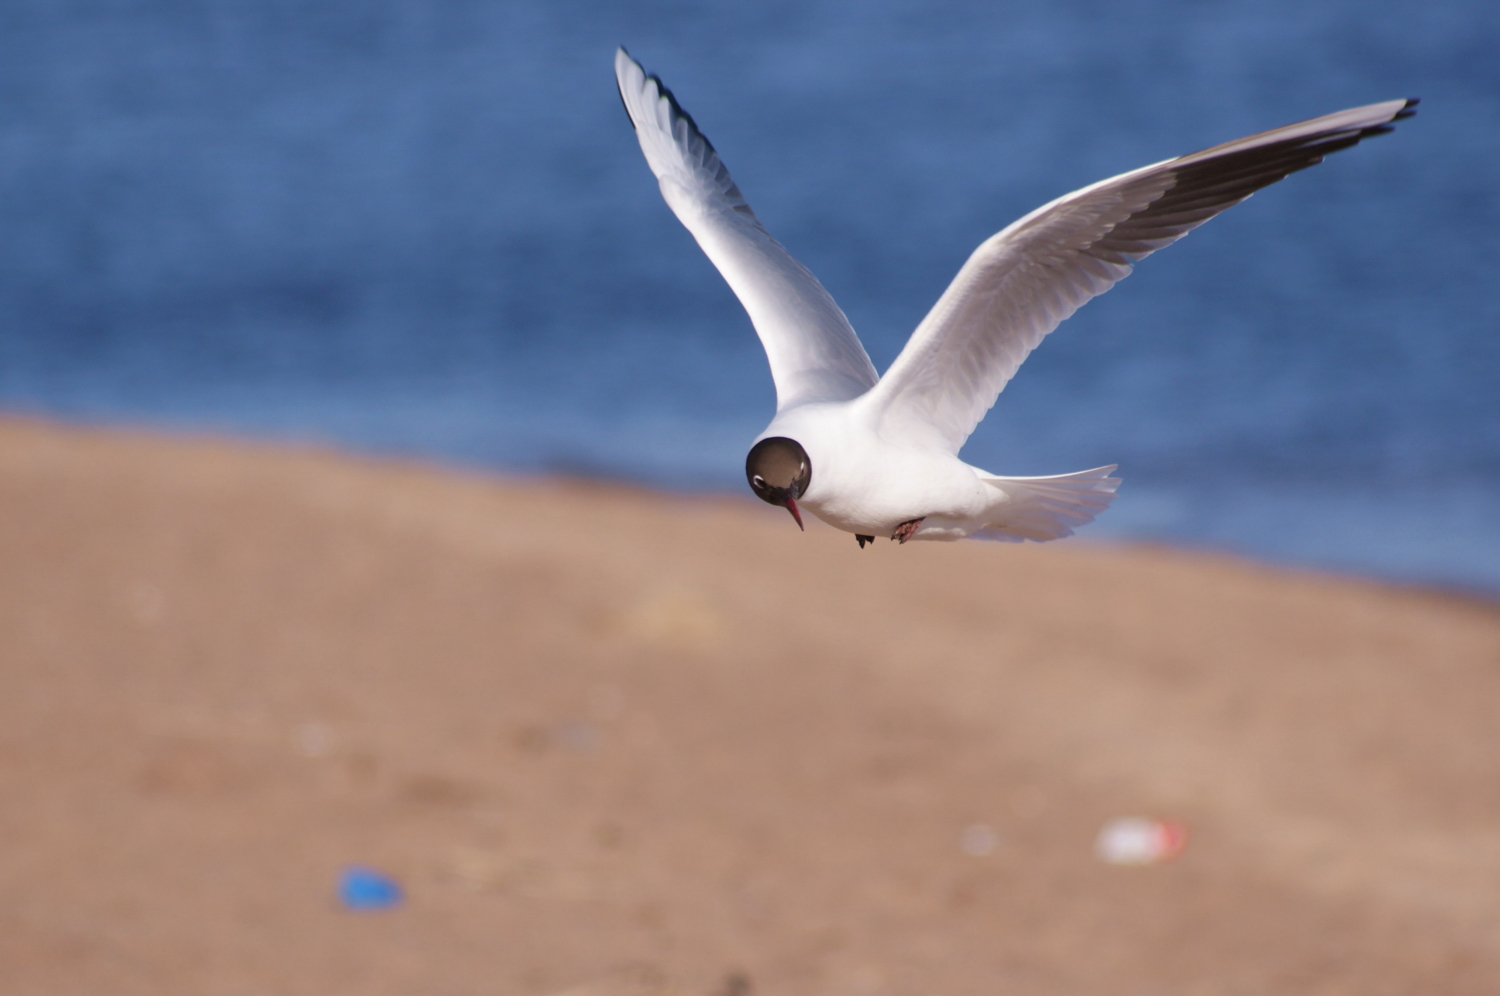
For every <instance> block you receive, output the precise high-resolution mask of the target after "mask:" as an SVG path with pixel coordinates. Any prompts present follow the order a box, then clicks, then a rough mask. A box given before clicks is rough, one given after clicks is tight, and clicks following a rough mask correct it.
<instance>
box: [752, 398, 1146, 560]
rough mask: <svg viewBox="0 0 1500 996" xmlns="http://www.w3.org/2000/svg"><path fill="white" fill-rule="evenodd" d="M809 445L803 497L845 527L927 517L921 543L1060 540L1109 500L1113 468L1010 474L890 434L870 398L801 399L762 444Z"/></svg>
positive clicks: (880, 530) (887, 529)
mask: <svg viewBox="0 0 1500 996" xmlns="http://www.w3.org/2000/svg"><path fill="white" fill-rule="evenodd" d="M770 436H785V437H787V438H790V439H795V440H797V442H799V443H801V444H802V447H803V449H805V450H806V451H807V454H808V456H809V457H810V458H811V460H812V466H813V475H812V481H811V483H810V484H809V485H808V489H807V491H806V492H805V493H804V494H803V495H802V497H801V498H799V499H798V503H799V504H800V505H801V506H802V507H803V508H805V509H807V510H808V511H810V512H812V513H813V514H814V515H816V516H817V517H818V518H820V519H822V520H823V521H824V522H826V523H828V524H829V525H831V526H833V527H835V528H837V529H842V530H843V531H845V532H849V533H855V534H856V535H867V536H889V535H890V534H891V533H892V532H894V531H895V529H896V528H897V527H898V526H899V525H900V524H901V523H903V522H910V521H912V520H913V519H921V520H922V522H921V525H920V526H918V527H917V530H916V532H915V533H914V534H913V535H912V537H911V538H912V539H923V540H958V539H965V538H967V537H969V536H973V535H974V534H976V533H978V534H980V535H981V536H982V537H983V538H986V539H1002V540H1003V539H1014V540H1020V539H1036V540H1045V539H1053V538H1055V536H1056V535H1058V534H1059V533H1060V532H1061V530H1063V529H1066V528H1069V527H1071V526H1073V525H1081V524H1082V523H1084V522H1087V521H1089V520H1090V519H1091V518H1092V517H1093V514H1094V513H1095V512H1096V511H1097V510H1099V509H1102V508H1104V507H1105V505H1107V504H1108V502H1109V498H1110V496H1111V495H1112V494H1113V493H1114V489H1115V486H1116V485H1117V484H1118V482H1117V481H1116V480H1114V479H1113V478H1111V477H1110V476H1109V472H1110V470H1112V469H1113V468H1111V467H1101V468H1099V469H1098V470H1092V471H1083V472H1082V473H1081V474H1068V475H1064V476H1062V477H1046V478H1033V479H1027V478H1015V477H1013V478H1006V477H999V476H997V475H994V474H990V473H987V472H986V471H983V470H980V469H979V468H978V467H971V466H970V465H969V464H966V463H964V462H963V461H962V460H960V459H958V457H956V456H952V455H950V454H948V453H945V452H943V451H941V450H937V449H933V448H931V447H921V446H913V445H911V444H909V443H904V442H900V441H891V440H887V439H885V438H883V437H882V435H881V434H880V432H879V430H878V428H877V420H876V419H875V418H874V417H873V415H872V413H871V411H870V405H869V403H868V401H866V400H864V399H863V398H856V399H854V400H853V401H845V402H824V403H816V402H814V403H810V404H805V405H799V406H797V407H794V408H792V409H790V410H788V411H784V412H780V413H778V414H777V416H776V417H775V418H774V419H772V420H771V424H770V425H768V426H766V429H765V431H764V432H762V433H761V434H760V435H759V436H758V437H756V440H757V441H759V440H760V439H765V438H767V437H770Z"/></svg>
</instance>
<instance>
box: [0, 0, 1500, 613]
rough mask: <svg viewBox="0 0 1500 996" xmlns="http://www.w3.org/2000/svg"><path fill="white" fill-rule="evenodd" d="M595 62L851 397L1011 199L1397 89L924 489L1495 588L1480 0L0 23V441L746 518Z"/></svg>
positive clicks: (635, 8) (741, 400)
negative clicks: (673, 153)
mask: <svg viewBox="0 0 1500 996" xmlns="http://www.w3.org/2000/svg"><path fill="white" fill-rule="evenodd" d="M618 44H624V45H626V46H627V47H628V48H629V49H630V51H631V52H632V54H634V55H635V56H636V57H637V58H639V59H641V60H642V61H643V62H644V63H645V65H646V66H647V68H648V69H650V70H652V71H655V72H658V73H660V74H661V75H662V76H663V78H664V79H665V80H666V81H667V83H668V84H669V85H670V86H671V87H672V88H673V89H674V90H675V91H676V93H677V95H678V97H679V98H680V99H681V101H682V103H683V104H684V105H685V106H686V107H687V108H688V109H689V110H690V111H691V112H692V113H693V115H694V117H695V118H696V119H697V121H698V122H699V124H700V125H701V126H702V127H703V129H704V131H705V132H706V133H707V134H708V135H709V136H710V137H711V138H712V139H713V141H714V144H715V145H716V146H717V148H718V150H719V152H720V153H721V155H722V156H723V158H724V160H725V162H726V163H727V164H728V165H729V167H730V169H731V170H732V171H733V172H734V175H735V178H736V179H737V180H738V182H739V185H740V187H741V189H742V190H743V191H744V192H745V195H746V197H747V198H748V199H749V201H750V203H751V204H752V205H753V206H754V207H755V209H756V211H757V213H758V214H759V215H760V217H761V218H762V220H763V221H764V222H765V223H766V225H767V227H769V228H770V229H771V231H772V232H773V233H775V234H776V235H777V236H778V237H779V238H780V239H781V240H782V241H783V242H784V243H785V244H786V245H787V246H788V247H789V248H790V249H791V251H792V252H793V253H795V254H796V255H797V256H798V257H799V258H801V259H802V260H803V262H805V263H806V264H807V265H808V266H809V267H810V268H811V269H812V270H813V271H814V272H815V273H817V274H818V275H819V276H820V277H821V279H822V280H823V282H824V283H825V284H826V285H827V287H828V288H829V290H830V291H831V292H832V293H833V294H834V296H835V297H836V298H837V299H838V300H839V302H840V303H841V304H842V305H843V307H844V309H845V311H846V312H847V313H848V314H849V317H850V319H851V320H852V322H853V324H854V326H855V328H856V329H857V330H858V331H859V333H860V335H861V336H862V337H863V339H864V341H865V343H866V345H867V347H868V349H869V351H870V354H871V356H872V357H873V358H874V360H875V363H876V366H877V367H879V368H882V369H883V368H884V367H885V366H886V365H888V364H889V363H890V362H891V360H892V359H894V357H895V356H896V354H897V352H898V351H899V350H900V348H901V345H902V344H903V343H904V341H905V339H906V337H907V336H908V335H909V333H910V331H911V330H912V328H914V327H915V325H916V324H917V322H918V321H919V320H920V319H921V317H922V316H923V314H925V312H926V311H927V309H928V308H929V307H930V306H931V304H932V302H933V301H934V300H936V298H937V296H938V295H939V294H940V293H941V292H942V290H943V288H944V287H945V286H946V285H947V282H948V281H949V280H950V279H951V277H952V276H953V274H954V273H955V272H956V271H957V269H958V267H959V265H960V264H961V263H962V262H963V260H964V259H965V257H966V256H967V255H968V253H969V252H970V251H971V250H972V249H973V248H974V247H975V246H977V245H978V244H979V243H980V242H981V241H982V240H983V239H985V238H986V237H987V236H989V235H990V234H992V233H993V232H995V231H997V230H998V229H1000V228H1002V227H1003V226H1004V225H1005V224H1007V223H1009V222H1010V221H1012V220H1014V219H1015V218H1016V217H1019V216H1020V215H1022V214H1024V213H1025V212H1027V211H1029V210H1031V209H1032V208H1034V207H1036V206H1037V205H1039V204H1042V203H1043V202H1045V201H1048V200H1050V199H1052V198H1053V197H1056V196H1058V195H1060V194H1063V193H1066V192H1067V191H1069V190H1072V189H1074V188H1076V187H1079V186H1083V185H1085V184H1087V183H1090V182H1093V181H1094V180H1097V179H1100V178H1102V177H1105V176H1108V175H1111V174H1113V173H1116V172H1121V171H1123V170H1126V169H1131V168H1134V167H1136V166H1140V165H1143V164H1145V163H1148V162H1152V161H1155V160H1159V159H1164V158H1167V157H1170V156H1173V155H1177V154H1181V153H1185V152H1188V151H1192V150H1195V149H1198V148H1202V147H1205V146H1208V145H1212V144H1216V143H1218V142H1221V141H1224V140H1227V139H1231V138H1235V137H1239V136H1241V135H1244V134H1249V133H1252V132H1256V131H1260V130H1264V129H1266V128H1270V127H1275V126H1278V125H1281V124H1286V123H1289V122H1292V121H1297V120H1300V119H1304V118H1308V117H1313V116H1316V115H1319V114H1323V113H1327V112H1330V111H1334V110H1338V109H1341V108H1344V107H1349V106H1354V105H1358V104H1364V103H1371V102H1375V101H1381V100H1390V99H1394V98H1399V97H1409V96H1416V97H1421V98H1422V99H1423V103H1422V105H1421V108H1420V113H1419V114H1418V115H1417V116H1416V117H1415V118H1413V119H1412V120H1410V121H1407V122H1404V123H1402V125H1401V126H1400V127H1399V128H1398V129H1397V130H1396V132H1395V133H1394V134H1392V135H1389V136H1385V137H1382V138H1380V139H1378V140H1376V141H1371V142H1367V143H1364V144H1362V145H1360V146H1359V147H1358V148H1356V149H1353V150H1350V151H1347V152H1342V153H1339V154H1338V155H1336V156H1333V157H1331V158H1330V159H1329V160H1328V161H1327V162H1326V163H1324V164H1322V165H1320V166H1318V167H1316V168H1314V169H1311V170H1309V171H1307V172H1305V173H1299V174H1297V175H1295V176H1293V177H1291V178H1289V179H1288V180H1286V181H1285V182H1283V183H1281V184H1278V185H1276V186H1274V187H1272V188H1270V189H1268V190H1265V191H1263V192H1262V193H1260V194H1258V195H1256V196H1255V197H1254V198H1253V199H1252V200H1251V201H1249V202H1247V203H1245V204H1243V205H1240V206H1238V207H1236V208H1234V209H1233V210H1231V211H1230V212H1228V213H1227V214H1226V215H1224V216H1222V217H1221V218H1218V219H1216V220H1215V221H1213V222H1211V223H1210V224H1208V225H1207V226H1205V227H1204V228H1202V229H1200V230H1198V231H1197V232H1195V233H1193V234H1192V235H1191V236H1189V237H1188V238H1187V239H1186V240H1184V241H1183V242H1181V243H1178V244H1177V245H1175V246H1173V247H1171V248H1169V249H1167V250H1165V251H1163V252H1161V253H1160V254H1158V255H1156V256H1153V257H1151V258H1150V259H1148V260H1146V261H1144V262H1143V263H1142V264H1140V266H1139V267H1138V272H1137V273H1136V274H1135V275H1134V276H1132V277H1131V278H1130V279H1129V280H1127V281H1125V282H1124V283H1122V284H1121V285H1120V286H1119V287H1117V288H1116V289H1114V290H1113V291H1112V292H1110V293H1109V294H1107V295H1105V296H1104V297H1102V298H1100V299H1098V300H1096V301H1094V302H1093V303H1091V304H1089V305H1088V306H1087V307H1085V308H1084V309H1083V310H1082V311H1080V312H1079V313H1078V314H1077V315H1076V316H1075V317H1074V318H1072V319H1070V320H1069V321H1068V322H1066V323H1065V324H1064V325H1063V326H1062V327H1061V328H1060V329H1059V330H1058V331H1057V332H1056V333H1054V334H1053V335H1052V336H1051V337H1050V338H1049V339H1048V340H1047V341H1046V342H1045V343H1043V345H1042V347H1041V348H1040V349H1039V350H1038V351H1037V352H1036V353H1035V354H1034V355H1033V356H1032V357H1031V359H1030V360H1028V362H1027V363H1026V365H1025V366H1024V367H1023V368H1022V370H1021V372H1020V374H1019V375H1018V376H1017V378H1016V379H1015V380H1014V381H1013V382H1012V383H1011V385H1010V386H1009V387H1008V388H1007V389H1006V390H1005V392H1004V393H1003V394H1002V395H1001V397H1000V400H999V402H998V404H997V405H996V407H995V408H994V409H993V410H992V412H991V413H990V416H989V417H988V418H987V419H986V421H985V422H984V423H983V424H982V425H981V426H980V428H979V430H978V431H977V432H976V433H975V435H974V437H973V438H972V439H971V440H970V442H969V444H968V446H967V448H966V449H965V450H964V454H963V455H964V457H965V458H966V459H968V460H969V461H970V462H972V463H975V464H978V465H981V466H984V467H986V468H988V469H991V470H993V471H995V472H997V473H1005V474H1047V473H1061V472H1066V471H1072V470H1078V469H1082V468H1086V467H1093V466H1097V465H1099V464H1104V463H1119V464H1120V468H1121V470H1120V473H1121V474H1122V476H1123V477H1124V481H1125V483H1124V486H1123V487H1122V489H1121V491H1120V496H1119V498H1118V500H1117V501H1116V503H1115V505H1114V506H1113V507H1112V508H1111V509H1110V510H1109V511H1108V512H1107V513H1106V514H1105V515H1104V516H1103V517H1102V518H1101V519H1100V521H1099V522H1098V523H1097V524H1095V525H1094V526H1090V527H1088V530H1087V534H1088V535H1092V536H1094V537H1096V538H1146V539H1152V540H1162V541H1167V542H1172V543H1176V544H1182V545H1190V546H1199V547H1207V548H1215V549H1228V550H1234V551H1238V552H1241V553H1244V554H1248V555H1250V556H1253V557H1257V558H1261V559H1263V560H1268V561H1273V562H1278V563H1285V564H1293V565H1305V566H1309V567H1315V568H1320V569H1333V570H1337V571H1343V572H1350V573H1356V574H1363V575H1369V576H1375V577H1381V578H1389V579H1394V580H1398V581H1403V582H1415V583H1427V584H1437V585H1442V586H1447V587H1452V588H1461V589H1469V590H1475V591H1481V592H1488V593H1491V594H1500V57H1497V53H1500V4H1497V3H1495V0H1449V2H1442V0H1437V2H1434V0H1424V2H1415V0H1391V2H1380V0H1373V2H1372V0H1320V2H1318V3H1315V4H1312V3H1307V2H1305V0H1298V2H1289V0H1264V2H1260V3H1255V4H1244V3H1223V4H1220V3H1212V2H1202V0H1138V2H1135V3H1131V4H1121V3H1102V2H1100V3H1096V2H1051V0H1049V2H996V0H985V2H944V0H920V2H889V0H863V2H858V3H856V2H808V0H797V2H795V3H793V2H774V0H773V2H762V3H753V4H747V3H744V2H737V3H705V2H695V3H686V2H665V0H664V2H655V3H621V2H602V0H590V2H560V0H549V2H509V3H497V2H477V0H441V2H438V0H295V2H293V0H134V2H127V0H117V2H105V0H95V2H87V0H84V2H77V3H59V2H57V0H6V2H5V3H4V4H0V408H4V409H6V410H9V411H18V412H30V413H37V414H42V415H46V416H51V417H58V418H64V419H75V420H87V421H104V422H111V423H129V424H145V425H151V426H159V427H164V428H168V429H174V430H186V431H194V432H203V431H207V432H229V433H236V434H242V435H244V434H248V435H252V436H257V437H262V438H274V439H289V440H298V441H310V442H317V443H331V444H335V445H339V446H344V447H351V448H355V449H359V450H362V451H367V452H376V453H394V454H415V455H420V456H425V457H429V458H434V459H438V460H441V461H445V462H451V463H458V464H464V465H477V466H481V467H486V468H495V469H499V470H503V471H509V472H524V473H554V472H563V473H570V474H586V475H596V476H604V477H613V478H623V479H628V480H632V481H637V482H641V483H644V484H648V485H652V486H655V487H661V488H668V489H676V490H708V491H719V490H726V491H734V492H743V493H746V494H748V492H747V491H745V489H744V484H743V478H742V467H743V459H744V453H745V449H746V446H747V444H748V442H749V440H750V439H751V438H753V436H754V435H755V434H756V433H757V432H758V431H759V430H760V429H761V428H762V426H763V425H764V424H765V423H766V421H768V420H769V418H770V415H771V412H772V407H773V403H774V394H773V390H772V386H771V381H770V377H769V374H768V372H767V369H766V364H765V360H764V356H763V354H762V353H761V350H760V347H759V344H758V342H757V341H756V339H755V337H754V334H753V331H752V329H751V328H750V325H749V322H748V320H747V319H746V317H745V315H744V313H743V312H742V311H741V310H740V308H739V306H738V304H737V303H736V301H735V300H734V298H733V296H732V295H731V294H730V292H729V291H728V289H727V288H726V286H725V285H724V283H723V281H722V280H721V279H720V278H719V277H718V275H717V274H716V273H715V271H714V270H713V268H712V267H711V266H710V265H709V264H708V263H707V261H706V260H705V259H704V258H703V257H702V255H701V254H700V253H699V251H698V249H697V247H696V246H695V245H694V243H693V241H692V239H691V238H690V237H689V236H688V235H687V233H686V232H684V231H683V230H682V229H681V228H680V227H679V226H678V224H677V222H676V221H675V219H674V218H673V217H672V216H671V214H670V213H669V212H668V210H667V209H666V207H665V205H664V204H663V203H662V201H661V198H660V196H659V195H658V193H657V190H656V186H655V183H654V181H653V180H652V178H651V176H650V174H649V173H648V171H647V169H646V166H645V164H644V162H643V160H642V158H641V155H640V152H639V149H638V148H637V146H636V145H635V140H634V137H633V135H632V133H631V130H630V127H629V125H628V123H627V121H626V118H625V116H624V114H623V113H622V111H621V109H620V105H619V100H618V97H617V96H616V94H615V91H614V81H613V77H612V72H611V59H612V55H613V51H614V48H615V46H616V45H618ZM850 549H851V551H852V550H853V545H852V544H851V547H850Z"/></svg>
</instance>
